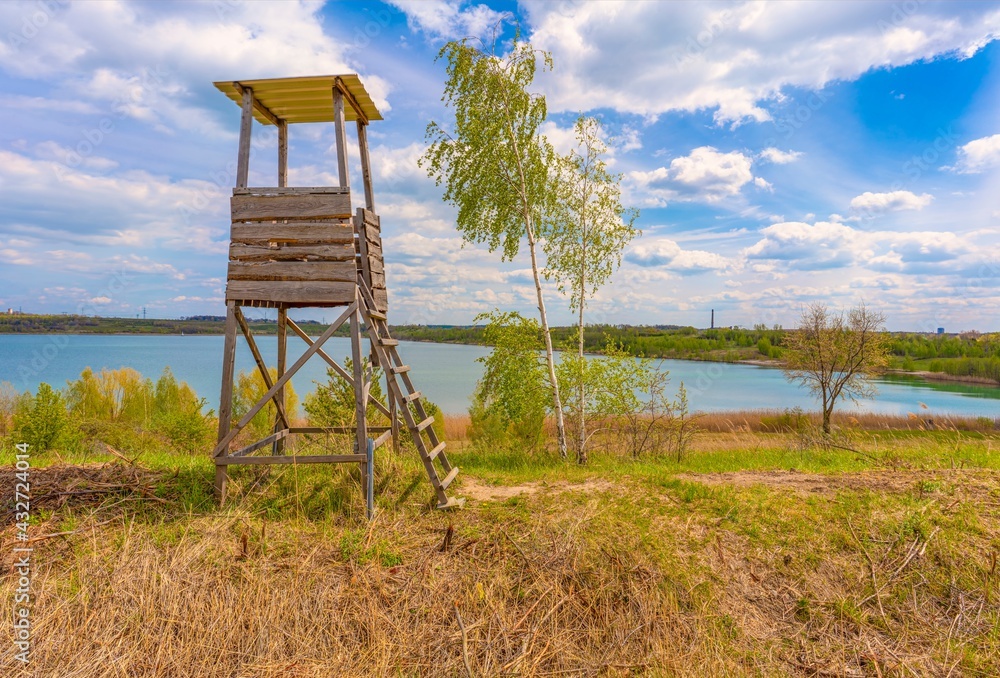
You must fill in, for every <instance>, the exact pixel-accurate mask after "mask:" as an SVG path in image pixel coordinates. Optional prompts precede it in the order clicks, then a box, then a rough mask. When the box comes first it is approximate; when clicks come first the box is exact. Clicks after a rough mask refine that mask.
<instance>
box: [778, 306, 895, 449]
mask: <svg viewBox="0 0 1000 678" xmlns="http://www.w3.org/2000/svg"><path fill="white" fill-rule="evenodd" d="M884 326H885V315H884V314H883V313H881V312H878V311H873V310H871V309H869V308H868V307H867V306H865V305H864V304H860V305H859V306H856V307H854V308H852V309H851V310H850V311H848V313H847V315H846V316H845V315H844V314H843V313H840V314H835V313H831V312H830V310H829V309H828V308H827V306H826V304H822V303H815V304H812V305H810V306H809V307H808V308H807V309H806V310H805V311H803V313H802V319H801V321H800V325H799V329H798V331H796V332H789V333H787V334H786V335H785V347H786V350H785V353H784V356H785V367H784V370H785V378H786V379H788V380H789V381H791V382H794V383H799V384H802V385H804V386H808V387H809V389H810V390H811V391H812V392H813V393H815V394H816V395H818V396H819V398H820V400H821V401H822V405H823V433H824V434H825V435H829V433H830V417H831V416H832V415H833V407H834V405H836V403H837V401H838V400H840V399H842V398H845V397H846V398H849V399H850V400H853V401H857V400H859V399H862V398H874V397H875V394H876V392H877V390H876V388H875V384H874V383H873V382H872V378H873V377H875V376H876V375H878V374H879V373H881V372H882V371H883V370H884V369H885V367H886V365H887V364H888V362H889V345H888V338H887V337H886V335H885V332H884Z"/></svg>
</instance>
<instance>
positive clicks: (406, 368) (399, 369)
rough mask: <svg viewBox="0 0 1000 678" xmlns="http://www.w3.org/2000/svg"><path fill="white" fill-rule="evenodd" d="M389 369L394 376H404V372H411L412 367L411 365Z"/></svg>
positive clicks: (394, 366) (395, 366)
mask: <svg viewBox="0 0 1000 678" xmlns="http://www.w3.org/2000/svg"><path fill="white" fill-rule="evenodd" d="M389 369H390V370H392V373H393V374H402V373H403V372H409V371H410V366H409V365H393V366H392V367H390V368H389Z"/></svg>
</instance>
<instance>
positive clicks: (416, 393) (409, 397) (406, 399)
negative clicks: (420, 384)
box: [403, 391, 421, 403]
mask: <svg viewBox="0 0 1000 678" xmlns="http://www.w3.org/2000/svg"><path fill="white" fill-rule="evenodd" d="M420 395H421V394H420V391H414V392H413V393H411V394H410V395H405V396H403V402H404V403H412V402H413V401H414V400H416V399H417V398H419V397H420Z"/></svg>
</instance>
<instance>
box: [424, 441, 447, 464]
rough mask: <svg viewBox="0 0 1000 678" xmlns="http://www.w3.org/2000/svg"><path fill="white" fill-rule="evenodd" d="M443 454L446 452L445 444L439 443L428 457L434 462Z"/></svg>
mask: <svg viewBox="0 0 1000 678" xmlns="http://www.w3.org/2000/svg"><path fill="white" fill-rule="evenodd" d="M442 452H444V443H438V446H437V447H435V448H434V449H433V450H431V451H430V452H428V453H427V457H428V458H429V459H430V460H431V461H434V460H435V459H437V456H438V455H439V454H441V453H442Z"/></svg>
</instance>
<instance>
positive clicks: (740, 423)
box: [697, 410, 1000, 433]
mask: <svg viewBox="0 0 1000 678" xmlns="http://www.w3.org/2000/svg"><path fill="white" fill-rule="evenodd" d="M797 421H798V422H801V423H800V424H799V425H800V426H805V427H812V428H818V427H819V425H820V424H821V423H822V417H821V415H820V414H819V413H818V412H803V413H802V414H801V415H800V416H798V417H796V416H795V415H793V414H790V413H788V412H786V411H784V410H744V411H737V412H708V413H701V414H698V415H697V425H698V427H699V428H701V429H703V430H706V431H713V432H730V431H739V432H755V433H761V432H781V431H788V430H794V428H795V426H796V422H797ZM832 423H833V425H834V427H836V428H840V429H847V430H862V431H887V430H893V431H900V430H903V431H927V430H958V431H980V432H987V431H994V430H997V429H1000V418H994V419H989V418H986V417H950V416H937V415H929V414H928V415H926V416H917V415H915V414H909V415H905V416H904V415H893V414H876V413H855V414H846V413H840V412H834V415H833V421H832Z"/></svg>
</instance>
